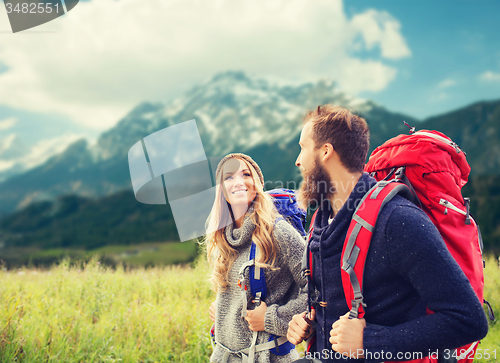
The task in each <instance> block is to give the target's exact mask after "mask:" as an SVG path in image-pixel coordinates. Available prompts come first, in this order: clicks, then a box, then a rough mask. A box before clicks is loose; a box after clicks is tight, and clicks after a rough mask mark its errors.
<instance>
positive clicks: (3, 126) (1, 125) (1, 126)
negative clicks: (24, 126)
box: [0, 117, 17, 130]
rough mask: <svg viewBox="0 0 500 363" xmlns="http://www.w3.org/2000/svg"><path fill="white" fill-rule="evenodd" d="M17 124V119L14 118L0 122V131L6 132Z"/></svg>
mask: <svg viewBox="0 0 500 363" xmlns="http://www.w3.org/2000/svg"><path fill="white" fill-rule="evenodd" d="M16 123H17V119H16V118H15V117H9V118H6V119H4V120H2V121H0V130H8V129H10V128H11V127H14V126H15V125H16Z"/></svg>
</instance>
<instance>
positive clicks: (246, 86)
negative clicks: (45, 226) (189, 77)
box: [0, 72, 413, 214]
mask: <svg viewBox="0 0 500 363" xmlns="http://www.w3.org/2000/svg"><path fill="white" fill-rule="evenodd" d="M325 103H334V104H342V105H344V106H351V107H352V108H353V109H354V110H355V111H358V112H361V113H363V114H374V115H378V116H376V117H375V118H376V119H377V122H375V123H374V126H375V129H380V128H381V127H382V128H383V127H386V128H387V125H385V124H386V123H388V122H389V124H391V125H392V124H394V123H393V122H392V119H391V117H392V118H394V114H391V113H389V112H387V111H385V110H384V109H383V108H381V107H380V106H377V105H375V104H373V103H371V102H364V101H359V100H356V99H354V98H349V97H348V96H346V95H344V94H342V93H341V92H339V91H337V89H336V88H335V84H334V83H333V82H330V81H318V82H316V83H306V84H300V85H283V84H277V83H273V82H270V81H268V80H265V79H259V78H253V77H249V76H247V75H246V74H245V73H243V72H225V73H220V74H218V75H216V76H214V77H213V78H211V79H210V80H208V81H206V82H205V83H203V84H200V85H198V86H196V87H194V88H192V89H191V90H189V91H188V92H186V93H185V94H184V95H182V96H180V97H179V98H177V99H175V100H174V101H172V102H170V103H167V104H161V103H147V102H146V103H142V104H140V105H138V106H137V107H135V108H134V109H133V110H132V111H131V112H130V113H129V114H128V115H127V116H126V117H124V118H123V119H122V120H120V121H119V122H118V124H117V125H116V126H115V127H113V128H112V129H110V130H108V131H107V132H105V133H103V134H102V135H101V136H100V137H99V139H98V140H97V143H96V144H94V145H89V144H88V143H87V142H86V141H85V140H80V141H77V142H75V143H73V144H71V145H70V146H69V147H68V148H67V149H66V150H65V151H64V152H62V153H60V154H58V155H56V156H53V157H51V158H50V159H49V160H47V161H46V162H45V163H44V164H42V165H40V166H37V167H35V168H33V169H31V170H28V171H27V172H24V173H22V174H19V175H17V176H14V177H11V178H9V179H8V180H6V181H4V182H3V183H2V184H0V213H4V214H5V213H8V212H11V211H13V210H15V209H18V208H21V207H23V206H25V205H27V204H29V203H30V202H33V201H37V200H41V199H51V198H54V197H57V196H59V195H63V194H78V195H83V196H101V195H108V194H111V193H114V192H116V191H118V190H122V189H125V188H130V189H131V182H130V175H129V170H128V163H127V155H128V150H129V149H130V147H131V146H132V145H134V144H135V143H136V142H137V141H139V140H141V139H142V138H144V137H145V136H147V135H150V134H151V133H154V132H156V131H159V130H161V129H163V128H165V127H168V126H171V125H174V124H177V123H179V122H183V121H187V120H191V119H195V120H196V122H197V125H198V129H199V132H200V135H201V138H202V141H203V145H204V148H205V153H206V155H207V156H208V157H210V156H223V155H224V154H226V153H228V152H233V151H241V152H248V151H249V150H260V151H256V152H260V153H264V152H266V153H267V152H269V148H279V149H281V150H283V149H286V148H290V147H292V148H295V147H296V144H297V140H298V135H299V132H300V128H301V119H302V117H303V115H304V113H305V112H306V111H307V110H309V109H311V108H313V107H316V106H317V105H319V104H325ZM377 112H378V114H377ZM379 114H380V115H379ZM388 115H389V116H388ZM395 119H397V120H398V122H400V121H401V117H400V116H399V115H398V116H397V117H395ZM403 119H406V120H408V119H410V118H408V117H407V118H403ZM411 120H413V119H411ZM379 121H380V122H379ZM382 121H383V122H382ZM384 125H385V126H384ZM398 128H399V126H398ZM389 129H391V127H389ZM290 145H294V146H290ZM264 149H265V150H266V151H264ZM293 154H295V149H294V151H293V152H291V153H290V158H292V155H293ZM292 161H293V160H292ZM291 166H292V167H293V163H292V164H291ZM270 174H271V175H266V178H267V179H271V180H272V177H273V175H272V171H271V172H270ZM286 175H288V174H286Z"/></svg>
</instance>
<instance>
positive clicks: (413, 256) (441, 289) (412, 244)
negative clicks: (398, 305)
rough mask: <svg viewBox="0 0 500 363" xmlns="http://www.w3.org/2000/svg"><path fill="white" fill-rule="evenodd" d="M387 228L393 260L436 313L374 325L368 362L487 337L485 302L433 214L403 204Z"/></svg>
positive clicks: (367, 337)
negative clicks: (450, 248)
mask: <svg viewBox="0 0 500 363" xmlns="http://www.w3.org/2000/svg"><path fill="white" fill-rule="evenodd" d="M385 233H386V239H385V241H386V248H387V255H388V256H389V261H390V265H391V266H392V268H393V269H394V271H395V272H396V273H398V274H400V275H401V276H402V277H403V278H404V279H405V280H407V281H408V282H409V283H410V284H412V286H413V287H414V288H415V290H416V291H417V292H418V294H419V295H420V297H421V298H422V300H423V301H425V302H426V304H427V307H428V308H429V309H430V310H432V311H433V312H434V313H433V314H430V315H425V316H422V317H420V318H417V319H414V320H411V321H407V322H405V323H403V324H400V325H396V326H392V327H389V326H369V325H368V326H367V327H366V328H365V330H364V335H363V345H364V349H365V352H367V351H368V352H371V353H372V354H371V355H370V356H367V357H366V362H376V361H378V360H376V359H369V358H373V357H381V356H384V357H387V353H388V352H390V353H391V355H392V358H393V359H390V360H395V359H394V358H395V357H396V355H397V354H398V353H399V354H401V353H403V354H404V353H407V352H410V353H417V352H421V353H422V354H423V356H424V357H425V356H427V355H428V354H429V353H432V352H435V351H437V350H438V351H440V352H443V353H446V352H445V349H454V348H457V347H460V346H462V345H465V344H469V343H471V342H473V341H476V340H479V339H481V338H483V337H484V336H485V335H486V333H487V331H488V323H487V321H486V316H485V314H484V311H483V309H482V306H481V304H480V302H479V300H478V298H477V296H476V295H475V293H474V291H473V289H472V287H471V285H470V283H469V281H468V279H467V277H466V276H465V274H464V273H463V272H462V270H461V269H460V267H459V266H458V264H457V263H456V261H455V260H454V259H453V257H452V256H451V254H450V253H449V252H448V249H447V248H446V245H445V243H444V241H443V239H442V237H441V235H440V234H439V232H438V230H437V228H436V227H435V226H434V224H432V222H431V221H430V219H429V218H428V217H427V215H425V213H424V212H423V211H421V210H420V209H418V208H416V207H410V206H397V207H396V208H395V209H394V210H393V212H392V213H391V215H390V216H389V219H388V223H387V225H386V230H385ZM394 293H397V292H394ZM382 351H383V352H385V355H383V354H381V353H382ZM377 352H378V353H379V354H376V353H377ZM408 356H409V355H408ZM398 360H399V359H398Z"/></svg>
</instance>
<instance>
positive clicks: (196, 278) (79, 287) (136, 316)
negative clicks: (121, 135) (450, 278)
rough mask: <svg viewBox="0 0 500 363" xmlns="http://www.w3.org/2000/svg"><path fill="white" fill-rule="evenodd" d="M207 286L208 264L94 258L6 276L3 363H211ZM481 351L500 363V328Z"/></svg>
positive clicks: (493, 272) (0, 275)
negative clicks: (148, 264) (111, 263)
mask: <svg viewBox="0 0 500 363" xmlns="http://www.w3.org/2000/svg"><path fill="white" fill-rule="evenodd" d="M115 252H116V251H115ZM149 252H150V253H151V258H152V257H153V255H154V254H155V252H157V250H152V251H149ZM172 253H173V252H172ZM148 258H149V257H148ZM485 275H486V290H485V297H486V298H487V299H488V300H489V301H490V302H491V303H492V306H493V308H494V310H495V311H496V312H497V314H500V269H499V268H498V265H497V261H496V260H495V259H493V258H489V259H488V261H487V268H486V270H485ZM207 279H208V267H207V264H206V262H205V261H204V260H203V259H202V258H201V259H198V260H197V261H196V262H195V263H192V264H190V265H185V266H184V267H180V266H170V267H153V268H136V269H127V270H125V269H124V268H123V267H122V265H120V264H118V265H117V268H116V270H113V269H108V268H106V267H103V266H102V265H101V264H100V263H99V261H98V260H97V259H96V258H94V259H91V260H90V262H89V263H87V264H85V265H84V266H83V267H82V266H70V264H69V261H68V260H65V261H62V262H61V263H60V264H59V265H58V266H53V267H52V268H51V269H49V270H37V269H27V268H24V269H18V270H11V271H7V270H1V271H0V362H176V363H180V362H208V360H209V356H210V353H211V346H210V340H209V335H208V329H209V327H210V326H211V322H210V320H209V317H208V307H209V305H210V303H211V302H212V301H213V299H214V294H213V292H211V291H210V288H209V287H210V285H209V283H208V282H207ZM480 349H482V351H483V352H484V351H485V350H486V349H489V352H490V359H489V360H485V359H481V360H478V361H481V362H486V361H489V362H495V361H500V324H498V323H492V324H491V328H490V332H489V333H488V336H487V337H486V339H484V340H483V342H482V343H481V345H480ZM493 350H496V355H497V357H496V359H494V357H493V356H492V354H493Z"/></svg>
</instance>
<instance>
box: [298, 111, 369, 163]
mask: <svg viewBox="0 0 500 363" xmlns="http://www.w3.org/2000/svg"><path fill="white" fill-rule="evenodd" d="M308 122H312V125H313V128H312V133H313V140H314V144H315V147H316V148H320V147H321V146H323V145H324V144H327V143H329V144H332V146H333V148H334V149H335V151H336V152H337V154H338V155H339V157H340V161H341V162H342V165H344V167H345V168H347V170H349V172H351V173H358V172H363V169H364V166H365V162H366V156H367V154H368V148H369V146H370V130H369V128H368V124H367V123H366V121H365V120H364V119H363V118H361V117H359V116H357V115H355V114H353V113H352V112H351V111H349V110H348V109H346V108H344V107H335V106H333V105H323V106H318V108H317V109H315V110H313V111H309V112H308V113H307V114H306V115H305V116H304V124H306V123H308Z"/></svg>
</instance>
